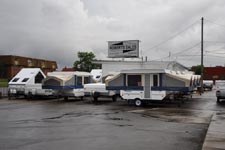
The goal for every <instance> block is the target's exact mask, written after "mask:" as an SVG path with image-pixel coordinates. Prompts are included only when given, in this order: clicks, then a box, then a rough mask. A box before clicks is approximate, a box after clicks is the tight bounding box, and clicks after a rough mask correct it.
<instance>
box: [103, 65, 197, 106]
mask: <svg viewBox="0 0 225 150" xmlns="http://www.w3.org/2000/svg"><path fill="white" fill-rule="evenodd" d="M192 75H193V73H192V72H175V71H171V70H165V69H132V70H121V71H120V74H119V75H117V76H115V77H113V78H111V79H109V80H106V89H107V90H119V91H120V96H121V97H122V98H123V99H125V100H127V101H128V102H129V103H133V102H134V104H135V105H136V106H141V105H142V104H143V103H148V102H149V101H152V100H158V101H161V100H164V99H166V98H173V99H175V98H177V96H184V95H187V94H191V93H192V91H193V88H194V86H193V85H192V84H191V82H192V81H191V80H192V79H191V78H192Z"/></svg>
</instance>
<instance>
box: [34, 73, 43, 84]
mask: <svg viewBox="0 0 225 150" xmlns="http://www.w3.org/2000/svg"><path fill="white" fill-rule="evenodd" d="M43 79H44V76H43V75H42V74H41V73H40V72H39V73H38V74H37V75H36V77H35V83H41V82H42V80H43Z"/></svg>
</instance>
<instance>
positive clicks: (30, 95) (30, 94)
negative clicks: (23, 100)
mask: <svg viewBox="0 0 225 150" xmlns="http://www.w3.org/2000/svg"><path fill="white" fill-rule="evenodd" d="M32 98H33V95H32V93H31V92H28V94H27V100H31V99H32Z"/></svg>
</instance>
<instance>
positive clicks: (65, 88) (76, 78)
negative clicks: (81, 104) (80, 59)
mask: <svg viewBox="0 0 225 150" xmlns="http://www.w3.org/2000/svg"><path fill="white" fill-rule="evenodd" d="M90 82H91V74H90V73H88V72H79V71H74V72H51V73H48V74H47V77H46V78H45V79H44V80H43V82H42V85H43V88H44V89H52V90H54V91H55V94H56V95H57V96H62V97H64V99H65V100H67V99H68V98H69V97H79V98H81V99H83V97H84V89H83V85H84V84H88V83H90Z"/></svg>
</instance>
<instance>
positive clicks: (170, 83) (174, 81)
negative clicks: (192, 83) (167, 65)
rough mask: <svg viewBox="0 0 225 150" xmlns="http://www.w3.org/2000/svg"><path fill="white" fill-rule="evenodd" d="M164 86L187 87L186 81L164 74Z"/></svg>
mask: <svg viewBox="0 0 225 150" xmlns="http://www.w3.org/2000/svg"><path fill="white" fill-rule="evenodd" d="M162 86H163V87H185V82H182V81H180V80H178V79H175V78H172V77H169V76H168V75H166V74H164V75H163V76H162Z"/></svg>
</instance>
